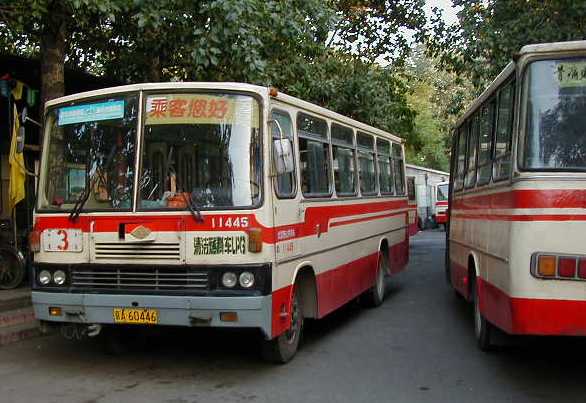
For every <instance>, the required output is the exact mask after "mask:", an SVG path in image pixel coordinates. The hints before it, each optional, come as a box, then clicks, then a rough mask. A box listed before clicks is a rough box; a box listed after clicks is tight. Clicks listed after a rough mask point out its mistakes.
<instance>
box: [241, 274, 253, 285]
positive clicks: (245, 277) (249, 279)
mask: <svg viewBox="0 0 586 403" xmlns="http://www.w3.org/2000/svg"><path fill="white" fill-rule="evenodd" d="M239 283H240V287H242V288H250V287H252V286H253V285H254V274H252V273H251V272H249V271H244V272H242V273H241V274H240V278H239Z"/></svg>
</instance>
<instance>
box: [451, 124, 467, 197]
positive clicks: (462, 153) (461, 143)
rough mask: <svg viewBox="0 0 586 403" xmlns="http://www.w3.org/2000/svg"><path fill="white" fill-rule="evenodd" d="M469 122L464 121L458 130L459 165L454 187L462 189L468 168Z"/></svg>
mask: <svg viewBox="0 0 586 403" xmlns="http://www.w3.org/2000/svg"><path fill="white" fill-rule="evenodd" d="M468 126H469V125H468V122H464V123H463V124H462V126H460V129H459V130H458V157H457V158H458V165H457V167H456V172H455V175H454V177H455V183H454V189H455V190H461V189H462V188H463V187H464V170H465V168H466V139H467V138H468V136H467V135H466V134H467V133H468Z"/></svg>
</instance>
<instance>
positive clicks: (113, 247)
mask: <svg viewBox="0 0 586 403" xmlns="http://www.w3.org/2000/svg"><path fill="white" fill-rule="evenodd" d="M95 259H96V260H113V259H116V260H118V261H120V260H122V261H132V260H145V259H148V260H152V259H156V260H168V261H171V260H180V259H181V245H180V244H179V243H178V242H165V243H162V242H157V243H139V242H125V243H117V242H97V243H96V245H95Z"/></svg>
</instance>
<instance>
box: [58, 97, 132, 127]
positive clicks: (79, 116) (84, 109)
mask: <svg viewBox="0 0 586 403" xmlns="http://www.w3.org/2000/svg"><path fill="white" fill-rule="evenodd" d="M123 117H124V101H123V100H121V101H108V102H99V103H95V104H87V105H76V106H66V107H63V108H60V109H59V122H58V125H59V126H63V125H70V124H73V123H84V122H94V121H97V120H110V119H120V118H123Z"/></svg>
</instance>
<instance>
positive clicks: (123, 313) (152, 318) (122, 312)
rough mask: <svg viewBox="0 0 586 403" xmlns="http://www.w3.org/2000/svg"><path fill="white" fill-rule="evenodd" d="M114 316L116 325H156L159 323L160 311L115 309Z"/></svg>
mask: <svg viewBox="0 0 586 403" xmlns="http://www.w3.org/2000/svg"><path fill="white" fill-rule="evenodd" d="M112 316H113V317H114V322H116V323H133V324H137V325H156V324H157V323H159V311H158V310H156V309H146V308H141V309H137V308H114V309H113V310H112Z"/></svg>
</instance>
